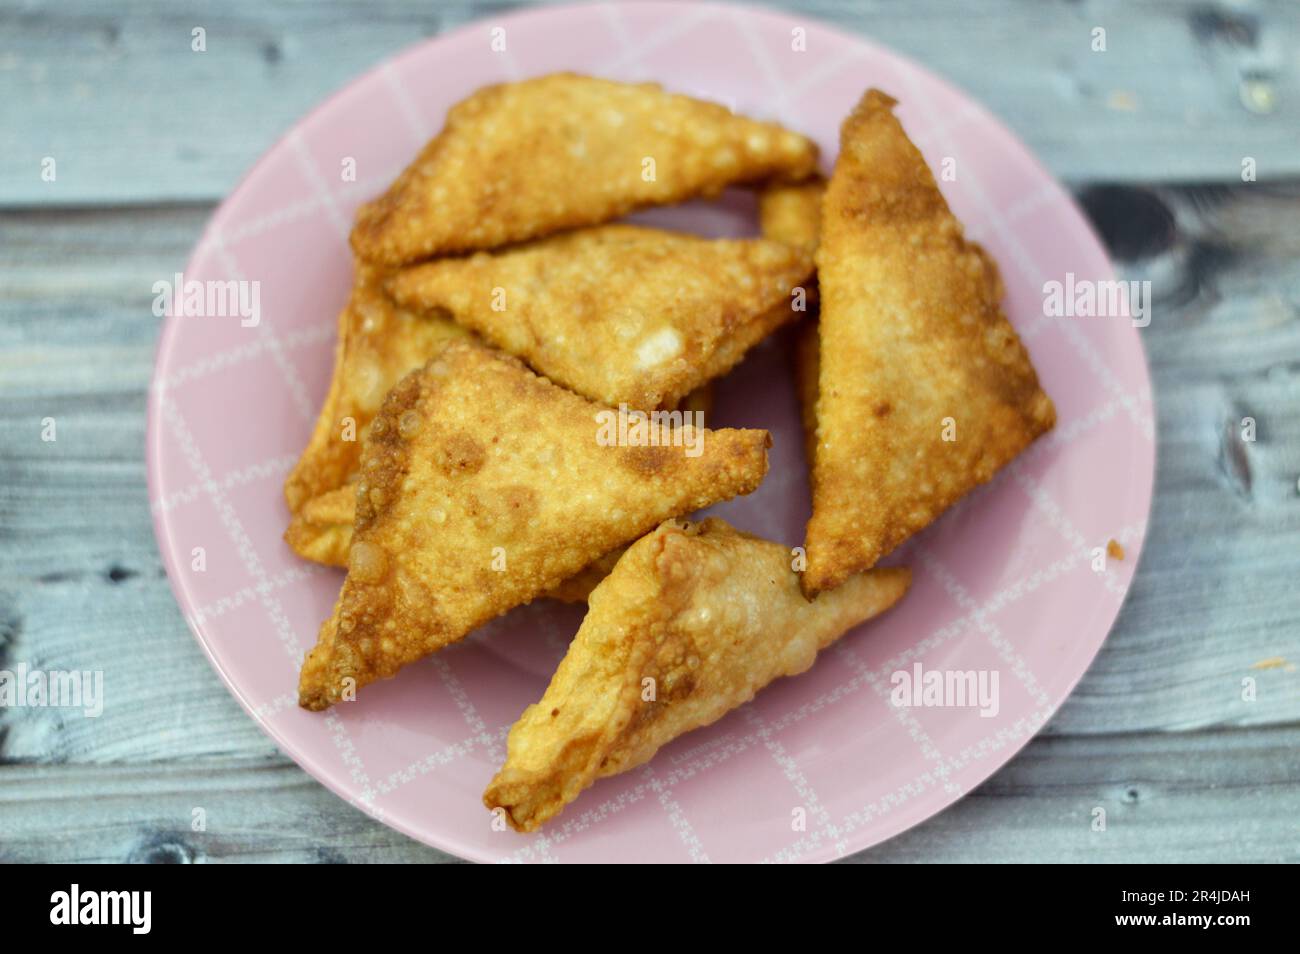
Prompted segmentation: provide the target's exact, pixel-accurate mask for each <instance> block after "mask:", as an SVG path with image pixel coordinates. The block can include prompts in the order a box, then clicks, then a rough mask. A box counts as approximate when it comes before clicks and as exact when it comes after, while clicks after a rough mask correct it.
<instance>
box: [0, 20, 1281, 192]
mask: <svg viewBox="0 0 1300 954" xmlns="http://www.w3.org/2000/svg"><path fill="white" fill-rule="evenodd" d="M509 6H511V5H509V4H485V3H483V2H482V0H449V2H445V3H439V4H436V5H431V4H428V3H425V2H421V0H379V2H372V0H338V2H334V3H329V4H299V3H285V2H280V3H265V2H263V0H233V2H228V3H222V4H176V3H172V2H167V0H146V2H140V3H134V4H131V5H129V6H125V7H124V6H121V5H116V6H96V5H90V4H78V3H71V4H51V5H38V6H32V5H30V4H27V3H23V2H20V0H0V101H3V102H4V103H6V104H7V106H8V107H9V110H8V113H7V115H6V117H5V121H4V125H3V127H2V135H3V140H2V146H0V206H24V205H40V206H49V205H62V206H74V205H85V204H94V203H115V204H125V203H142V202H158V201H177V200H180V201H191V200H213V199H216V198H219V197H220V196H222V195H224V194H226V193H227V192H228V191H229V190H230V189H231V187H232V186H233V185H234V184H235V182H236V181H237V180H238V178H239V176H240V175H241V174H242V173H243V172H244V171H245V170H246V169H247V168H248V167H249V166H250V165H251V164H252V162H253V161H254V160H255V159H256V157H257V156H258V155H260V154H261V153H262V152H263V151H264V150H265V149H266V148H267V147H268V146H270V145H271V143H272V142H274V141H275V139H276V138H277V137H278V136H279V135H280V134H282V133H283V132H284V131H285V130H287V129H288V128H289V126H290V125H292V123H293V122H294V121H295V120H296V119H297V118H298V117H300V116H302V115H303V114H304V113H306V112H307V111H308V110H309V109H310V108H311V107H312V106H313V105H314V104H316V103H317V102H318V101H320V100H321V99H322V98H323V97H324V96H326V95H327V94H328V93H330V92H332V91H333V90H335V89H337V88H338V87H340V86H342V85H344V84H345V83H346V82H348V80H350V79H351V78H352V77H354V76H355V75H357V74H358V73H359V72H361V71H363V70H365V69H366V68H368V67H370V66H373V65H375V64H376V63H378V62H379V61H381V60H382V59H383V58H384V57H386V56H388V55H390V54H392V53H394V52H396V51H397V50H399V49H402V48H404V47H406V46H408V45H410V44H412V43H414V42H416V41H418V40H420V39H421V38H423V37H427V36H431V35H434V34H436V33H438V32H440V31H442V30H445V29H447V28H450V27H454V26H457V25H460V24H463V23H465V22H468V21H470V20H473V19H475V18H478V17H481V16H484V15H491V14H494V13H498V12H502V11H504V10H505V9H507V8H508V7H509ZM786 6H789V5H786ZM798 7H799V9H800V10H801V11H802V13H803V14H805V15H807V16H809V17H816V18H819V19H822V20H825V21H828V22H830V23H833V24H838V25H839V26H841V27H843V28H844V29H846V30H849V31H851V32H856V33H860V34H862V35H865V36H869V37H872V38H874V39H876V40H878V41H880V42H882V43H884V44H886V45H888V46H890V47H892V48H894V49H896V50H898V51H900V52H902V53H906V54H908V55H911V56H913V57H915V58H916V59H917V60H919V61H920V62H922V63H925V64H927V65H929V66H930V67H931V68H932V69H935V70H936V71H938V72H940V73H942V74H944V75H946V76H947V77H949V78H950V79H952V80H953V81H954V82H956V83H957V84H959V85H961V86H962V87H964V88H965V89H967V90H969V91H970V92H971V93H972V94H973V95H974V96H975V97H976V98H978V99H979V100H981V101H982V102H985V103H988V104H990V105H991V106H992V107H993V108H994V110H995V111H996V112H997V113H998V114H999V115H1000V116H1001V117H1002V118H1003V119H1004V120H1005V121H1006V122H1007V123H1009V124H1010V126H1011V127H1012V128H1013V129H1015V130H1016V132H1018V133H1019V134H1020V135H1021V137H1023V138H1024V139H1025V141H1026V142H1027V143H1028V144H1029V145H1030V147H1031V148H1032V149H1033V150H1034V151H1035V152H1036V153H1038V154H1039V155H1040V156H1041V157H1042V158H1043V160H1044V161H1045V162H1046V163H1047V165H1048V167H1049V168H1051V169H1052V170H1053V171H1055V172H1056V173H1057V174H1059V175H1061V176H1063V177H1065V178H1067V179H1072V180H1079V181H1083V180H1089V179H1091V180H1096V179H1109V180H1112V181H1120V180H1125V181H1139V180H1151V181H1154V180H1165V181H1172V180H1183V181H1191V180H1213V181H1239V172H1240V163H1241V160H1242V158H1243V157H1244V156H1251V157H1254V158H1255V159H1256V161H1257V162H1258V166H1259V175H1260V177H1261V178H1264V179H1275V178H1280V177H1283V176H1294V175H1296V174H1298V173H1300V151H1297V150H1296V149H1295V130H1296V128H1297V127H1298V126H1300V55H1298V54H1300V16H1297V15H1296V9H1295V6H1294V4H1292V3H1291V2H1290V0H1274V2H1268V0H1243V2H1238V3H1233V4H1219V5H1215V4H1205V3H1201V2H1195V0H1143V2H1133V0H1094V2H1091V3H1088V4H1078V3H1071V2H1067V0H1054V2H1040V0H991V2H988V3H981V4H969V3H963V2H960V0H913V2H909V3H893V2H887V0H808V2H805V3H801V4H798ZM196 27H202V28H204V29H205V30H206V31H207V51H206V52H204V53H196V52H194V51H192V50H191V31H192V30H193V29H194V28H196ZM1099 27H1100V28H1104V29H1105V30H1106V31H1107V33H1106V50H1105V51H1104V52H1094V51H1093V49H1092V42H1093V38H1092V31H1093V30H1094V29H1095V28H1099ZM1005 64H1014V68H1003V66H1004V65H1005ZM991 67H993V68H991ZM14 104H24V106H25V107H26V108H23V109H20V110H17V109H14V108H13V106H14ZM47 156H52V157H54V158H55V160H56V162H57V164H58V165H57V170H58V178H57V180H56V181H55V182H54V183H49V182H45V181H43V180H42V178H41V176H40V172H41V162H42V160H43V159H44V158H45V157H47Z"/></svg>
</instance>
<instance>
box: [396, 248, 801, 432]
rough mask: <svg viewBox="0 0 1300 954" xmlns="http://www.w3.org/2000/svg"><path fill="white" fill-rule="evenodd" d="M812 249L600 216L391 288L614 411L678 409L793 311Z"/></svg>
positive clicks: (401, 298)
mask: <svg viewBox="0 0 1300 954" xmlns="http://www.w3.org/2000/svg"><path fill="white" fill-rule="evenodd" d="M811 273H812V250H811V249H809V248H803V247H800V246H797V245H788V244H786V243H784V242H778V241H771V240H768V239H704V238H699V237H697V236H694V235H687V234H685V233H681V232H672V231H666V230H664V229H654V228H645V227H641V226H634V225H604V226H598V227H595V228H590V229H582V230H580V231H577V232H568V233H565V234H564V235H557V236H552V237H550V238H545V239H540V240H538V241H536V242H530V243H527V244H524V245H520V246H518V247H516V248H512V249H507V250H504V251H500V252H481V253H479V254H477V255H472V256H469V257H467V258H446V259H439V260H437V261H433V262H428V263H426V264H423V265H416V266H413V267H411V268H407V269H403V270H401V271H399V272H397V273H396V274H395V275H394V276H393V278H392V279H391V280H390V281H389V283H388V290H389V292H390V293H391V294H392V296H393V297H394V299H396V300H397V301H398V302H399V303H400V304H402V305H405V306H407V307H409V308H412V309H431V310H439V309H446V310H447V311H448V312H450V313H451V315H452V317H453V318H455V320H456V321H458V322H460V323H461V324H463V325H464V326H465V327H467V328H469V329H470V330H472V331H474V332H477V333H478V334H479V335H481V336H482V337H483V338H484V339H486V340H487V341H489V342H491V343H492V344H494V345H496V346H497V347H499V348H501V349H502V350H504V351H507V352H509V353H510V354H513V355H515V356H516V357H519V358H522V359H523V360H524V361H526V362H527V363H528V364H529V365H530V366H531V367H532V368H533V369H535V370H536V371H537V372H538V373H540V374H544V375H546V376H547V377H548V378H550V379H551V380H553V381H555V382H556V383H558V384H563V385H564V386H565V387H568V388H569V389H571V390H573V391H576V392H577V393H578V394H581V395H583V396H584V397H587V398H590V399H591V400H593V401H598V402H600V403H603V404H608V405H610V406H612V407H617V406H618V405H620V404H626V405H628V406H629V407H631V408H637V409H640V410H646V411H650V410H654V409H656V408H664V407H673V406H675V405H676V404H677V402H678V401H679V400H680V399H681V398H682V397H683V396H684V395H685V394H686V393H687V392H689V391H691V390H692V389H694V388H696V387H698V386H700V385H701V384H703V383H704V382H706V381H708V380H710V379H712V378H715V377H718V376H719V375H721V374H725V373H726V372H727V371H729V370H730V369H731V368H732V366H733V365H735V364H736V363H737V362H738V361H739V360H740V359H741V358H742V357H744V354H745V352H746V351H747V350H749V348H750V347H752V346H753V345H755V344H757V343H758V342H759V341H761V340H762V339H763V338H765V337H766V336H767V335H769V334H771V333H772V331H773V330H775V329H776V328H777V327H778V326H780V325H781V324H783V323H784V322H786V321H789V320H790V319H791V318H793V317H795V316H796V315H797V313H796V312H794V311H792V310H791V307H790V302H791V295H792V292H793V291H794V290H795V289H796V288H798V287H803V286H804V285H805V284H806V282H807V280H808V278H809V277H810V275H811Z"/></svg>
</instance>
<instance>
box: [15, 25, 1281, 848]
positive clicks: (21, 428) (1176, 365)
mask: <svg viewBox="0 0 1300 954" xmlns="http://www.w3.org/2000/svg"><path fill="white" fill-rule="evenodd" d="M509 6H510V5H508V4H497V3H492V2H483V0H470V2H464V0H460V2H456V0H453V2H450V3H437V4H435V3H430V2H427V0H419V2H416V0H410V2H408V0H378V2H369V0H334V2H329V3H305V2H304V3H299V2H288V0H276V2H265V0H227V2H223V3H221V4H208V3H195V4H187V3H178V2H172V0H142V2H119V3H107V2H103V3H98V2H93V0H63V2H59V3H36V2H19V0H0V668H5V667H11V666H13V665H16V664H17V663H19V662H26V663H27V664H29V665H31V666H39V667H42V668H46V669H101V668H103V666H104V661H105V659H106V658H109V657H111V659H112V668H113V673H114V680H113V687H112V688H113V696H114V699H113V705H112V706H111V707H110V708H109V710H108V711H106V712H105V714H104V715H103V716H102V717H101V718H99V719H83V718H80V717H73V718H68V717H66V713H64V712H63V711H62V710H57V709H40V708H26V709H9V710H0V861H13V860H87V861H113V860H144V861H168V860H182V861H187V860H193V861H227V860H282V861H283V860H289V861H372V860H422V861H441V860H447V859H446V856H444V855H441V854H440V853H439V852H437V851H434V850H432V849H429V848H426V847H424V846H421V845H419V844H417V843H415V842H413V841H411V840H409V839H407V838H405V837H404V836H402V835H399V834H397V833H396V832H394V831H391V830H390V829H388V828H385V827H384V826H383V825H381V824H379V823H378V822H375V821H372V820H370V819H369V818H367V817H366V816H364V815H363V814H361V813H360V812H358V811H356V810H355V809H353V808H351V807H349V806H348V805H346V804H345V803H344V802H343V801H341V800H339V799H338V798H336V797H335V796H333V795H332V794H330V793H329V792H327V791H325V790H324V789H323V788H322V787H321V786H320V785H318V784H317V783H316V782H315V781H313V780H312V779H310V778H309V777H308V776H306V775H305V774H304V773H303V772H302V771H301V770H299V769H298V768H297V767H296V766H294V765H293V763H292V762H290V761H289V760H288V759H287V758H286V757H285V756H283V755H282V754H280V753H279V752H277V751H276V749H275V747H274V746H273V745H272V744H271V742H270V741H269V740H268V739H267V738H266V737H265V736H263V735H262V734H261V732H260V731H259V730H258V729H257V728H256V727H255V725H254V724H253V722H252V721H251V720H250V719H249V718H248V717H247V716H246V715H245V714H244V713H243V712H242V710H240V708H239V706H238V705H237V704H236V703H235V701H234V700H233V699H232V698H231V697H230V696H229V694H228V693H227V692H226V691H225V689H224V688H223V687H222V686H221V684H220V682H219V681H218V679H217V677H216V675H215V673H214V672H213V671H212V669H211V667H210V666H209V665H208V664H207V662H206V660H205V659H204V658H203V655H202V653H201V652H200V650H199V648H198V646H197V645H196V644H195V642H194V640H193V638H192V637H191V636H190V634H189V632H188V630H187V628H186V626H185V624H184V622H183V621H182V619H181V615H180V612H179V610H178V609H177V607H176V604H175V602H174V600H173V599H172V595H171V591H170V589H169V587H168V585H167V580H166V578H165V575H164V573H163V569H162V565H161V562H160V558H159V555H158V551H157V548H156V546H155V543H154V539H153V532H152V527H151V521H150V513H149V504H148V500H147V497H146V491H145V467H144V462H143V439H144V407H145V393H146V388H147V386H148V382H149V376H150V370H151V365H152V359H153V350H154V345H155V341H156V338H157V334H158V330H159V323H158V320H157V319H156V318H154V317H153V315H152V314H151V312H150V307H149V305H150V301H151V298H152V291H151V286H152V284H153V282H154V281H155V280H156V279H157V278H158V277H160V276H170V275H171V274H172V273H173V272H174V271H177V270H179V269H180V267H181V266H182V264H183V263H184V261H185V259H186V257H187V254H188V252H189V250H190V247H191V246H192V245H193V243H194V241H195V240H196V239H197V237H198V235H199V231H200V229H201V228H202V226H203V223H204V221H205V219H206V218H207V216H208V215H209V213H210V212H211V210H212V208H213V207H214V204H215V203H216V202H218V201H219V200H220V199H221V198H222V197H223V196H224V195H225V194H226V193H227V192H228V191H229V190H230V189H231V187H232V186H233V185H234V184H235V182H236V181H237V179H238V177H239V175H240V174H241V173H242V172H243V170H245V169H246V168H247V167H248V166H249V165H250V164H251V163H252V162H253V160H254V159H256V157H257V156H258V155H259V154H260V153H261V152H262V151H263V150H264V149H266V148H267V147H268V146H269V145H270V144H271V143H272V141H273V140H274V139H275V138H276V136H278V135H279V134H280V133H281V132H282V131H283V130H285V129H286V128H287V127H288V126H289V125H290V124H291V123H292V122H293V121H294V120H295V119H296V118H297V117H298V116H300V115H301V114H302V113H303V112H305V111H306V110H307V109H309V108H310V107H311V106H312V105H313V104H314V103H316V102H317V101H319V100H320V99H321V98H322V97H323V96H325V95H326V94H328V93H329V92H331V91H332V90H334V89H336V88H338V87H339V86H341V85H343V84H344V83H346V82H347V81H348V79H349V78H350V77H352V76H353V75H355V74H356V73H357V72H358V71H360V70H362V69H364V68H366V67H368V66H370V65H372V64H374V63H375V62H377V61H378V60H380V59H382V58H383V57H384V56H386V55H388V54H390V53H392V52H393V51H395V50H398V49H400V48H402V47H404V46H406V45H408V44H410V43H412V42H415V41H417V40H419V39H421V38H423V37H426V36H430V35H433V34H435V33H437V32H439V31H441V30H443V29H446V28H448V27H452V26H455V25H458V24H461V23H464V22H466V21H468V20H471V19H474V18H475V17H478V16H481V15H484V14H489V13H492V14H495V13H499V12H501V11H503V10H505V9H508V7H509ZM787 8H788V9H789V8H796V9H798V10H799V11H800V12H802V13H805V14H807V15H809V16H815V17H818V18H820V19H823V20H827V21H831V22H834V23H838V24H839V25H841V26H842V27H844V28H846V29H848V30H852V31H856V32H860V33H863V34H866V35H869V36H871V37H873V38H875V39H877V40H879V41H881V42H883V43H885V44H888V45H889V46H892V47H893V48H895V49H897V50H900V51H902V52H904V53H907V54H909V55H911V56H913V57H915V58H916V59H918V60H919V61H921V62H922V63H925V64H927V65H928V66H930V67H931V68H933V69H935V70H937V71H939V72H940V73H943V74H945V75H947V76H948V77H950V78H951V79H953V80H955V81H956V82H957V83H959V84H960V85H962V86H963V87H965V88H966V89H967V90H969V91H970V92H971V93H973V94H974V95H975V96H976V97H978V98H979V99H980V100H982V101H983V102H984V103H985V104H987V105H988V106H989V107H990V108H991V109H992V110H993V111H994V112H995V113H997V114H998V115H999V116H1001V117H1002V118H1003V119H1004V120H1005V121H1006V122H1007V123H1008V124H1009V125H1010V126H1011V127H1012V128H1013V129H1015V130H1016V132H1017V133H1018V134H1019V135H1020V136H1021V137H1022V138H1023V139H1024V140H1025V141H1026V142H1028V143H1029V145H1030V146H1031V148H1033V149H1034V150H1035V151H1036V152H1037V153H1038V154H1039V155H1040V156H1041V157H1042V159H1043V160H1044V162H1045V163H1046V164H1047V165H1048V166H1049V167H1050V168H1051V169H1052V170H1053V171H1055V172H1056V173H1057V174H1058V175H1059V176H1061V177H1062V178H1063V179H1064V180H1065V181H1066V182H1067V184H1068V185H1069V186H1070V187H1071V189H1072V190H1074V192H1075V193H1076V195H1077V196H1078V197H1079V198H1080V200H1081V201H1082V203H1083V205H1084V207H1085V209H1086V210H1087V211H1088V213H1089V214H1090V215H1091V217H1092V218H1093V221H1094V222H1095V223H1096V225H1097V226H1098V228H1099V230H1100V232H1101V233H1102V235H1103V236H1104V238H1105V239H1106V241H1107V243H1108V245H1109V246H1110V248H1111V251H1112V254H1113V255H1114V257H1115V258H1116V261H1117V263H1118V264H1119V266H1120V268H1121V270H1122V271H1123V272H1124V273H1125V275H1126V276H1127V277H1131V278H1148V279H1150V280H1152V281H1153V283H1154V288H1155V292H1156V296H1157V297H1156V305H1155V310H1154V318H1153V320H1152V322H1151V325H1150V327H1148V328H1147V329H1145V331H1144V332H1143V335H1144V340H1145V343H1146V347H1147V351H1148V355H1149V358H1150V363H1151V369H1152V373H1153V377H1154V380H1155V388H1156V405H1157V412H1158V439H1159V464H1158V472H1157V478H1156V493H1155V504H1154V509H1153V512H1152V516H1151V523H1150V530H1149V537H1148V543H1147V549H1146V552H1145V554H1144V555H1143V559H1142V565H1141V567H1140V569H1139V572H1138V575H1137V578H1136V580H1135V582H1134V585H1133V589H1132V592H1131V593H1130V595H1129V598H1128V601H1127V603H1126V605H1125V607H1124V610H1123V612H1122V613H1121V615H1120V618H1119V621H1118V623H1117V625H1116V627H1115V629H1114V631H1113V632H1112V634H1111V636H1110V639H1109V641H1108V642H1107V644H1106V646H1105V648H1104V649H1103V650H1102V652H1101V654H1100V655H1099V656H1098V658H1097V660H1096V662H1095V663H1094V664H1093V666H1092V668H1091V669H1090V671H1089V672H1088V674H1087V676H1086V677H1085V678H1084V680H1083V682H1082V683H1081V684H1080V685H1079V687H1078V689H1077V690H1076V691H1075V693H1074V694H1073V696H1072V697H1071V698H1070V699H1069V701H1068V702H1067V703H1066V704H1065V706H1064V707H1063V708H1062V709H1061V711H1060V712H1059V713H1058V714H1057V716H1056V717H1055V718H1054V719H1053V720H1052V722H1051V723H1050V724H1049V725H1048V727H1047V728H1046V729H1045V730H1044V731H1043V732H1042V734H1041V735H1040V736H1039V738H1037V739H1036V740H1035V741H1034V742H1032V743H1031V744H1030V745H1029V746H1028V747H1027V748H1026V749H1025V750H1024V751H1023V752H1021V753H1020V754H1019V755H1018V756H1016V757H1015V759H1013V760H1012V761H1011V763H1010V764H1008V765H1007V766H1006V767H1005V768H1004V769H1003V770H1002V771H1000V772H999V773H997V774H996V775H995V776H994V777H993V778H992V779H990V780H989V781H988V782H987V783H986V784H985V785H983V786H981V787H980V788H979V789H977V790H976V791H975V792H973V793H972V794H971V795H970V796H969V797H967V798H965V799H964V800H962V801H961V802H959V803H958V804H956V805H954V806H953V807H952V808H950V809H949V810H947V811H945V812H943V813H942V814H941V815H939V816H937V817H936V818H934V819H932V820H930V821H928V822H926V823H925V824H923V825H921V826H919V827H917V828H915V829H913V830H912V831H910V832H908V833H906V834H905V835H902V836H901V837H899V838H896V839H894V840H892V841H890V842H888V843H886V844H884V845H881V846H879V847H877V848H875V849H872V850H870V851H867V852H864V853H862V854H860V855H858V856H856V857H855V858H854V859H853V860H855V861H896V860H920V861H938V860H963V861H1037V860H1065V861H1094V860H1105V861H1166V860H1167V861H1193V860H1195V861H1233V860H1238V861H1265V860H1290V861H1295V860H1297V859H1300V674H1298V673H1297V671H1296V663H1297V662H1300V491H1298V488H1297V480H1298V479H1300V321H1298V320H1297V317H1298V314H1300V263H1298V259H1300V4H1297V3H1296V2H1294V0H1277V2H1264V0H1259V2H1249V0H1246V2H1219V3H1216V2H1212V0H1202V2H1195V3H1184V2H1176V0H1141V2H1131V0H1124V2H1121V0H1079V2H1064V0H1055V2H1053V0H992V2H988V3H978V2H966V0H960V2H958V0H953V2H946V0H910V2H901V0H900V2H882V0H808V2H802V3H798V4H789V5H787ZM195 26H203V27H204V28H205V29H206V31H207V41H208V52H207V53H206V54H205V55H201V56H200V55H195V54H193V53H191V51H190V36H191V30H192V29H193V28H194V27H195ZM1095 27H1104V28H1105V29H1106V31H1107V47H1108V48H1107V52H1106V53H1105V54H1102V55H1098V54H1095V53H1093V52H1092V50H1091V48H1090V39H1091V35H1092V30H1093V29H1094V28H1095ZM213 129H220V130H221V134H220V135H213V134H212V130H213ZM45 156H55V157H57V161H58V163H59V165H58V179H57V184H51V183H47V182H44V181H43V180H42V178H41V176H40V163H41V160H42V158H43V157H45ZM1246 156H1249V157H1252V158H1254V159H1255V161H1256V167H1257V170H1258V180H1257V181H1255V182H1249V183H1246V182H1243V181H1242V177H1241V161H1242V158H1243V157H1246ZM45 417H55V418H56V419H57V420H58V421H59V428H60V430H59V439H58V441H57V443H56V444H48V443H44V442H42V441H41V440H40V427H41V423H40V422H41V420H42V418H45ZM1244 417H1253V418H1254V419H1255V420H1256V421H1257V427H1258V431H1257V440H1255V441H1254V442H1246V441H1243V440H1242V439H1241V426H1240V422H1241V420H1242V418H1244ZM1248 678H1250V679H1253V680H1254V683H1255V686H1256V690H1257V693H1256V697H1255V699H1254V701H1251V702H1246V701H1243V698H1242V684H1243V679H1248ZM1098 806H1100V807H1103V808H1105V809H1106V811H1107V816H1108V820H1109V824H1108V826H1107V830H1106V831H1105V832H1094V831H1092V830H1091V822H1092V817H1093V815H1092V813H1093V809H1094V808H1095V807H1098ZM196 807H202V808H204V809H205V810H206V812H207V817H208V826H207V829H208V830H207V831H206V832H202V833H196V832H193V831H191V826H190V820H191V813H192V810H193V809H194V808H196Z"/></svg>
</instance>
